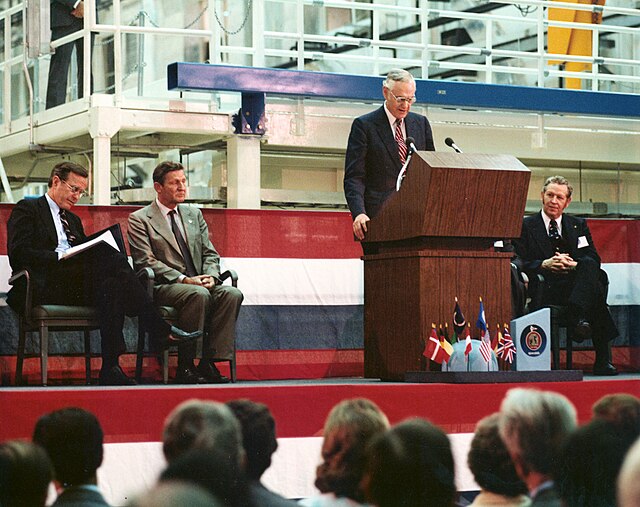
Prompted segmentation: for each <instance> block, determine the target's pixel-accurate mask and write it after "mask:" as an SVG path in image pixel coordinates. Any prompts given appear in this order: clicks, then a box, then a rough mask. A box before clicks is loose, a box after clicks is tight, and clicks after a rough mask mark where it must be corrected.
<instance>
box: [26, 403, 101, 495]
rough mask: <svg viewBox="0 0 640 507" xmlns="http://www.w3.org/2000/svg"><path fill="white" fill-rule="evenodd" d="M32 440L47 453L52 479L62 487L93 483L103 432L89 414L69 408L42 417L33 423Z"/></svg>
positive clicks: (99, 461) (99, 460)
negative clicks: (52, 471) (52, 473)
mask: <svg viewBox="0 0 640 507" xmlns="http://www.w3.org/2000/svg"><path fill="white" fill-rule="evenodd" d="M33 441H34V442H35V443H37V444H39V445H41V446H42V447H43V448H44V449H45V451H47V454H48V455H49V458H50V459H51V462H52V463H53V469H54V476H55V480H56V482H58V483H59V484H60V485H61V486H62V487H63V488H68V487H70V486H79V485H81V484H95V483H96V470H98V468H99V467H100V465H101V464H102V456H103V450H102V441H103V433H102V428H101V427H100V423H99V422H98V419H97V418H96V416H94V415H93V414H92V413H91V412H87V411H86V410H83V409H81V408H75V407H71V408H63V409H61V410H56V411H54V412H51V413H49V414H46V415H43V416H42V417H41V418H40V419H38V422H37V423H36V427H35V429H34V431H33Z"/></svg>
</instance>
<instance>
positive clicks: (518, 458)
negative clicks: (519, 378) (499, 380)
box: [499, 388, 577, 489]
mask: <svg viewBox="0 0 640 507" xmlns="http://www.w3.org/2000/svg"><path fill="white" fill-rule="evenodd" d="M576 424H577V421H576V409H575V407H574V406H573V405H572V404H571V402H570V401H569V400H568V399H567V398H565V397H564V396H562V395H560V394H557V393H553V392H549V391H538V390H535V389H524V388H516V389H511V390H509V392H507V395H506V397H505V399H504V400H503V401H502V406H501V407H500V419H499V430H500V436H501V438H502V440H503V442H504V443H505V446H506V448H507V450H508V451H509V455H510V456H511V459H512V460H513V463H514V465H515V467H516V470H517V471H518V475H519V476H520V477H521V478H522V479H523V480H524V481H525V483H527V486H528V487H529V489H531V486H530V484H529V483H528V481H527V478H528V477H529V476H530V475H532V473H535V474H536V475H537V476H540V477H544V476H547V477H550V476H551V472H552V470H553V467H554V465H555V464H556V463H557V454H558V452H559V450H560V449H561V448H562V445H563V443H564V441H565V440H566V438H567V436H568V435H569V433H570V432H571V431H573V430H574V429H575V427H576Z"/></svg>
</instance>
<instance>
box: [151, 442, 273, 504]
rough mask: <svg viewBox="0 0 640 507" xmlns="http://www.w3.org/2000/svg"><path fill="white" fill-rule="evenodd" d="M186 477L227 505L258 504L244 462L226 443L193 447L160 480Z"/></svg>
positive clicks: (168, 468)
mask: <svg viewBox="0 0 640 507" xmlns="http://www.w3.org/2000/svg"><path fill="white" fill-rule="evenodd" d="M165 481H183V482H187V483H192V484H195V485H197V486H198V487H201V488H204V489H205V490H206V491H207V492H209V493H210V494H211V495H213V496H214V497H215V498H218V499H219V500H220V501H221V502H222V504H223V505H225V506H226V507H252V506H255V507H259V506H261V504H258V503H254V502H252V500H251V497H250V493H249V488H248V485H247V481H246V478H245V476H244V470H243V469H242V464H241V463H240V462H239V460H238V459H237V455H234V454H230V453H228V452H227V450H225V448H224V446H220V445H215V446H214V447H212V448H203V449H190V450H188V451H186V452H184V453H183V454H181V455H180V456H178V457H177V458H175V459H174V460H173V461H171V462H170V463H169V466H168V467H167V468H166V469H165V470H164V472H162V474H161V475H160V482H161V483H162V482H165Z"/></svg>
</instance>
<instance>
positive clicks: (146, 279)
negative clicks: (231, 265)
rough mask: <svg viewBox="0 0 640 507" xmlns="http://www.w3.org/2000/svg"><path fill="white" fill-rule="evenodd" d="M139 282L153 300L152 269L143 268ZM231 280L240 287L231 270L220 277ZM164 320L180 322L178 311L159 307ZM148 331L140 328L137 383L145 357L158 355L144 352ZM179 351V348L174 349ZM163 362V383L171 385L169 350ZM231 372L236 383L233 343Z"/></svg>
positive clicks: (236, 276)
mask: <svg viewBox="0 0 640 507" xmlns="http://www.w3.org/2000/svg"><path fill="white" fill-rule="evenodd" d="M137 275H138V278H139V280H140V281H141V282H142V284H144V285H145V287H146V288H147V292H148V294H149V296H150V297H151V298H153V285H154V279H155V275H154V273H153V270H152V269H151V268H143V269H141V270H140V271H138V273H137ZM227 279H230V280H231V285H233V286H234V287H237V286H238V275H237V273H236V272H235V271H233V270H232V269H229V270H227V271H225V272H224V273H222V274H221V275H220V281H222V282H224V281H225V280H227ZM157 308H158V310H159V312H160V315H161V316H162V318H163V319H164V320H165V321H166V322H167V323H169V324H171V325H175V324H176V323H177V322H178V310H177V309H176V308H174V307H173V306H158V307H157ZM147 334H148V333H147V331H146V329H143V328H142V326H138V346H137V352H136V381H137V382H140V379H141V377H142V362H143V359H144V357H145V356H156V355H157V354H155V353H152V352H146V353H145V350H144V345H145V340H146V336H147ZM173 348H174V349H177V347H173ZM198 349H199V350H202V338H200V343H199V346H198ZM160 360H161V362H162V381H163V382H164V383H165V384H167V383H169V349H166V350H164V352H162V355H161V358H160ZM229 372H230V377H231V382H233V383H235V382H236V344H235V342H234V343H233V357H232V359H230V360H229Z"/></svg>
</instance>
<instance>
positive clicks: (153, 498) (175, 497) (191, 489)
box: [127, 480, 223, 507]
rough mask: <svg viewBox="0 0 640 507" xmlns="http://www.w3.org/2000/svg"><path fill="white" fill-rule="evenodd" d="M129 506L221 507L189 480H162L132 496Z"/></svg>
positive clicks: (202, 489)
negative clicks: (136, 495) (134, 496)
mask: <svg viewBox="0 0 640 507" xmlns="http://www.w3.org/2000/svg"><path fill="white" fill-rule="evenodd" d="M127 505H128V506H129V507H185V506H188V507H223V504H222V503H220V502H219V501H218V500H216V499H215V498H214V497H213V496H211V495H210V494H209V493H208V492H207V491H206V490H205V489H204V488H202V487H200V486H197V485H195V484H193V483H190V482H184V481H170V480H167V481H163V482H161V483H159V484H157V485H156V486H154V487H153V488H151V489H150V490H149V491H147V492H146V493H145V494H143V495H140V496H138V497H136V498H134V499H133V500H132V501H131V502H129V503H128V504H127Z"/></svg>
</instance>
